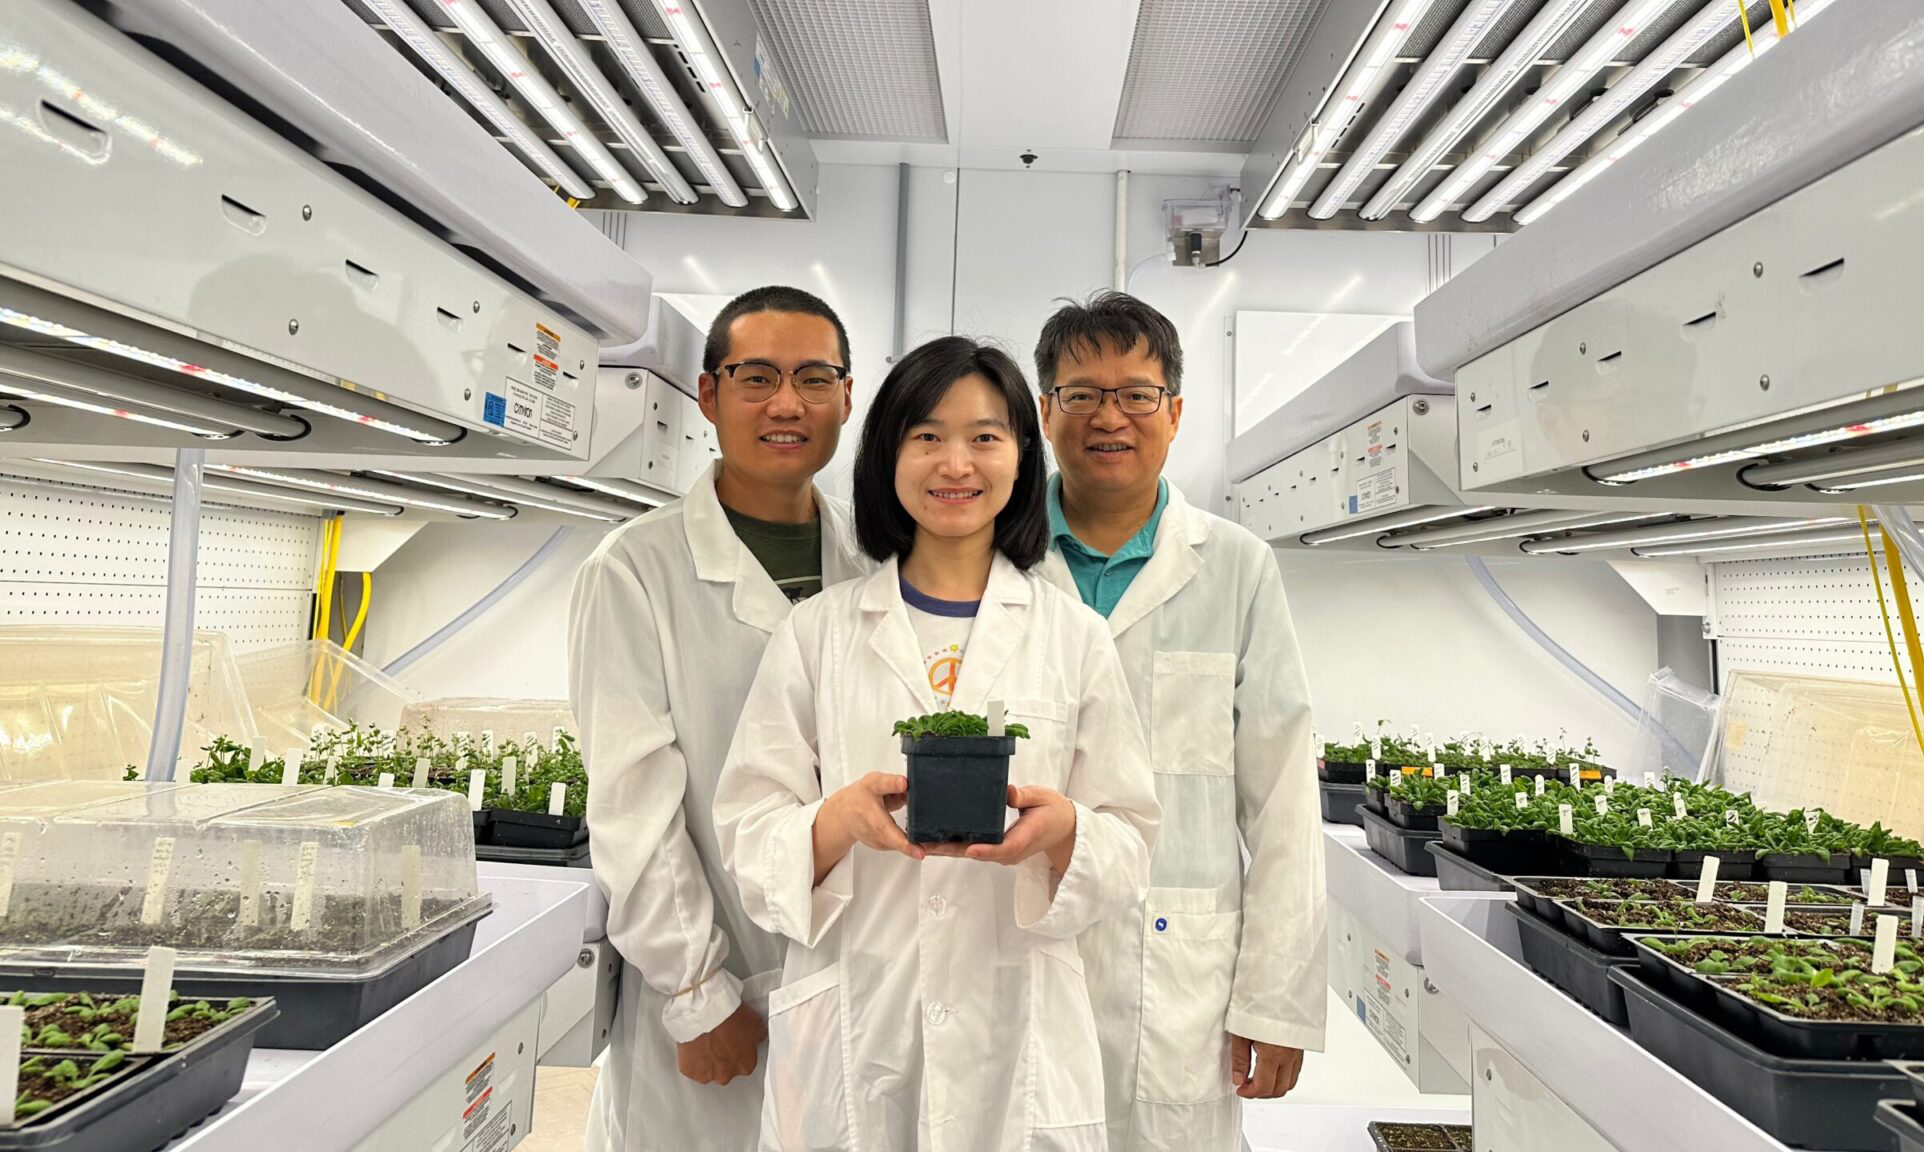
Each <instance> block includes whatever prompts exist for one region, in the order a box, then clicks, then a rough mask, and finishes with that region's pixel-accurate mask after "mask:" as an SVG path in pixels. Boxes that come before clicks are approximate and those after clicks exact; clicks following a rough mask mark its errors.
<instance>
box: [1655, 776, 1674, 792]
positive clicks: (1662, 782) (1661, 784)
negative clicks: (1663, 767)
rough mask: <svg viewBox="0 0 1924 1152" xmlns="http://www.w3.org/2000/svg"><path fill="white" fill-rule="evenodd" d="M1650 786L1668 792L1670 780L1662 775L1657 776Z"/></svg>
mask: <svg viewBox="0 0 1924 1152" xmlns="http://www.w3.org/2000/svg"><path fill="white" fill-rule="evenodd" d="M1651 787H1653V788H1655V789H1656V790H1657V791H1659V792H1668V791H1670V781H1668V780H1666V779H1664V778H1663V777H1662V776H1659V777H1657V779H1656V783H1654V784H1652V785H1651Z"/></svg>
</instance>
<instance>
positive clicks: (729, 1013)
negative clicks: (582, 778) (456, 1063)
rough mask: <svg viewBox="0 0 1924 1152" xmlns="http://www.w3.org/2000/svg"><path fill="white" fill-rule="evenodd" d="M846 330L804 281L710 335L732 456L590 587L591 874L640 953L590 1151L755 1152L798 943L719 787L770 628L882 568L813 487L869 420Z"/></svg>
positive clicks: (579, 589)
mask: <svg viewBox="0 0 1924 1152" xmlns="http://www.w3.org/2000/svg"><path fill="white" fill-rule="evenodd" d="M848 365H849V353H848V334H847V332H846V331H845V330H844V329H843V327H842V322H841V320H840V319H839V318H837V317H836V315H835V312H834V311H833V310H832V309H830V308H829V306H828V305H827V304H825V303H823V302H822V301H821V300H819V299H817V298H816V297H814V296H811V295H809V294H808V293H806V292H803V291H800V290H798V289H794V288H780V287H770V288H758V289H755V290H753V291H751V292H748V293H745V294H744V295H742V296H739V297H737V298H736V299H735V300H733V301H732V302H730V303H729V304H728V306H727V307H725V308H724V309H722V312H721V314H720V315H719V316H718V317H717V318H716V320H715V323H714V325H713V326H712V327H711V328H710V329H709V332H708V343H707V347H706V349H705V351H704V359H703V364H702V368H703V373H702V377H701V409H702V414H703V415H705V416H706V417H707V418H708V420H709V422H710V423H712V424H714V425H715V432H716V438H717V440H718V441H719V443H720V446H721V460H720V461H719V462H718V463H717V464H716V465H715V466H714V467H712V468H710V469H709V471H708V472H707V473H706V474H704V475H703V476H702V478H701V479H700V480H698V481H697V482H696V483H695V485H694V487H693V488H691V489H690V490H689V492H688V495H687V496H686V497H685V498H684V499H682V500H680V501H678V502H676V503H674V504H670V505H668V506H666V507H664V508H658V509H656V510H655V511H653V512H650V513H649V514H647V515H646V516H643V517H641V518H639V519H637V520H634V521H631V522H630V523H628V524H625V525H623V526H622V527H620V528H617V529H615V530H614V531H613V532H610V533H609V534H608V537H607V539H606V540H604V541H603V542H602V544H601V546H600V547H599V548H597V549H596V550H595V553H594V555H593V556H591V557H590V558H589V559H588V561H587V562H586V563H585V564H584V565H583V566H582V569H581V573H580V575H579V576H578V577H577V578H576V582H575V591H574V602H573V605H572V610H571V612H570V617H569V637H568V671H569V677H568V679H569V689H570V695H571V697H572V702H573V705H574V714H575V720H576V723H577V724H578V725H579V726H580V729H581V741H582V752H583V756H584V757H585V760H586V763H587V768H588V779H589V786H588V821H589V823H590V824H591V825H592V826H593V827H594V830H595V853H594V856H595V859H594V872H595V880H596V882H597V883H599V884H600V885H601V886H602V887H603V888H604V889H606V891H607V893H608V939H609V941H610V942H611V943H612V944H613V945H614V946H615V948H616V950H617V951H619V952H620V953H621V956H622V959H623V960H624V961H625V962H626V963H625V964H624V967H623V971H622V980H621V994H620V1002H619V1007H618V1015H617V1017H616V1021H615V1024H616V1027H615V1034H614V1036H613V1037H612V1039H611V1041H610V1044H609V1053H608V1061H607V1065H606V1067H605V1068H604V1069H603V1072H602V1075H601V1078H600V1080H599V1081H598V1082H597V1083H596V1085H595V1099H594V1103H593V1106H592V1107H591V1109H590V1115H589V1125H588V1139H587V1147H588V1148H589V1149H590V1150H592V1152H749V1150H750V1149H752V1148H754V1147H755V1144H756V1139H757V1135H758V1129H759V1123H760V1117H761V1096H762V1078H761V1069H760V1067H759V1066H758V1063H759V1061H758V1049H759V1047H760V1045H761V1043H762V1040H763V1038H764V1037H765V1035H766V1029H765V1027H764V1024H763V1016H764V1015H765V1013H766V1010H767V1004H766V997H767V994H768V991H769V989H770V988H771V987H772V986H773V985H774V984H775V983H776V982H777V981H778V980H779V979H780V974H781V965H782V955H783V950H784V949H783V945H782V943H781V941H780V940H778V939H777V938H776V937H774V936H771V935H769V934H768V933H765V932H763V931H762V930H761V929H760V928H757V927H756V926H755V925H754V923H753V922H752V921H750V920H749V918H748V916H747V915H746V914H745V913H744V912H743V911H742V906H741V897H740V895H739V891H738V890H737V888H736V887H735V885H734V883H733V882H731V881H730V880H729V879H728V877H727V875H726V873H724V871H723V870H722V862H721V857H720V854H719V851H718V849H717V847H716V843H715V821H714V818H713V816H712V806H713V802H714V795H715V782H716V779H717V777H719V776H720V774H721V769H722V762H723V760H724V759H726V757H727V755H728V747H729V742H730V741H731V740H732V739H733V738H734V735H735V724H736V721H737V720H738V719H739V717H740V713H741V709H742V702H743V700H744V699H745V698H746V697H747V695H748V689H749V686H750V685H751V684H752V683H753V682H754V679H755V670H756V669H757V668H758V667H759V666H760V665H761V660H762V649H763V648H764V647H765V646H766V645H767V642H768V636H769V633H770V632H772V631H773V630H774V629H775V627H776V625H778V624H780V623H781V621H782V620H783V619H785V618H786V617H787V615H788V612H789V609H790V607H791V605H792V604H794V603H796V602H798V601H800V600H802V599H804V598H806V597H807V596H810V595H812V594H813V593H815V592H818V591H820V590H821V589H822V588H823V587H824V586H826V585H829V584H834V583H838V582H840V581H842V580H845V579H848V578H850V577H852V576H855V575H857V574H859V573H861V572H865V571H867V569H868V567H869V565H868V564H867V563H866V562H865V561H864V560H862V558H861V555H860V553H859V551H858V550H857V549H856V547H855V544H854V529H853V525H852V522H851V521H850V519H849V514H848V511H847V509H846V508H845V507H844V506H843V505H841V504H839V503H838V502H834V501H831V500H829V499H828V498H826V497H824V496H823V495H822V494H821V493H820V492H819V491H817V490H816V488H815V487H814V483H813V480H814V477H815V474H816V473H818V472H820V471H821V470H822V469H823V468H824V467H825V466H826V465H827V464H828V462H829V460H830V459H831V458H833V457H834V455H835V445H836V442H837V439H838V438H839V436H840V434H841V430H842V425H843V424H844V423H846V422H847V420H848V418H849V415H850V412H851V410H852V409H851V396H852V384H851V382H850V379H849V375H848Z"/></svg>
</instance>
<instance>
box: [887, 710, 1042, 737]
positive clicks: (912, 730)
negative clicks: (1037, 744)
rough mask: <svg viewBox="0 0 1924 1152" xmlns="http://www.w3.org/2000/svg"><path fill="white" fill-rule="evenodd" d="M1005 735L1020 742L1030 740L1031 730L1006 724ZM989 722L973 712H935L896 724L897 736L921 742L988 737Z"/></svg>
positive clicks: (1017, 725) (1004, 726) (1023, 726)
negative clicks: (928, 738)
mask: <svg viewBox="0 0 1924 1152" xmlns="http://www.w3.org/2000/svg"><path fill="white" fill-rule="evenodd" d="M1002 731H1003V733H1004V734H1005V735H1008V736H1013V737H1015V738H1016V739H1018V740H1027V739H1028V738H1029V729H1028V728H1027V727H1026V726H1025V725H1022V724H1004V725H1003V726H1002ZM988 734H989V721H988V718H987V717H984V716H977V715H976V714H975V713H973V712H935V713H931V714H930V715H927V716H913V717H910V718H909V719H907V720H897V721H896V722H895V735H897V736H907V737H909V738H911V739H915V740H920V739H922V738H923V737H925V736H987V735H988Z"/></svg>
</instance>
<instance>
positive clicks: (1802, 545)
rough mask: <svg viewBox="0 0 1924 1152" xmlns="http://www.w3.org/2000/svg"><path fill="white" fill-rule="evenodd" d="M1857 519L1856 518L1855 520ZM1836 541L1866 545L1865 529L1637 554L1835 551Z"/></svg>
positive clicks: (1755, 538) (1822, 530)
mask: <svg viewBox="0 0 1924 1152" xmlns="http://www.w3.org/2000/svg"><path fill="white" fill-rule="evenodd" d="M1852 523H1855V520H1853V521H1852ZM1837 544H1855V545H1856V546H1857V547H1859V548H1861V547H1863V546H1864V532H1863V529H1862V528H1861V527H1856V528H1848V529H1835V528H1813V529H1809V530H1807V531H1803V532H1786V533H1784V534H1782V535H1779V536H1753V537H1748V538H1745V539H1741V540H1725V541H1708V542H1703V543H1697V544H1673V545H1670V546H1667V547H1663V548H1638V549H1636V550H1635V551H1636V554H1637V555H1638V556H1642V557H1645V558H1648V559H1658V558H1661V557H1664V556H1705V555H1721V554H1727V553H1731V552H1764V551H1774V550H1778V549H1784V548H1795V549H1797V550H1799V551H1811V550H1816V551H1834V550H1835V549H1833V548H1831V547H1829V546H1830V545H1837Z"/></svg>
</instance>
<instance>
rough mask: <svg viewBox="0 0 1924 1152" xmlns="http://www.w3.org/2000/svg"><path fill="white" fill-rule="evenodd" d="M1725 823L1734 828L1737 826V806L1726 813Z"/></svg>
mask: <svg viewBox="0 0 1924 1152" xmlns="http://www.w3.org/2000/svg"><path fill="white" fill-rule="evenodd" d="M1724 823H1726V824H1728V825H1730V826H1731V827H1732V828H1735V827H1736V826H1737V810H1736V809H1735V808H1732V809H1731V810H1730V811H1728V812H1725V813H1724Z"/></svg>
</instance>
